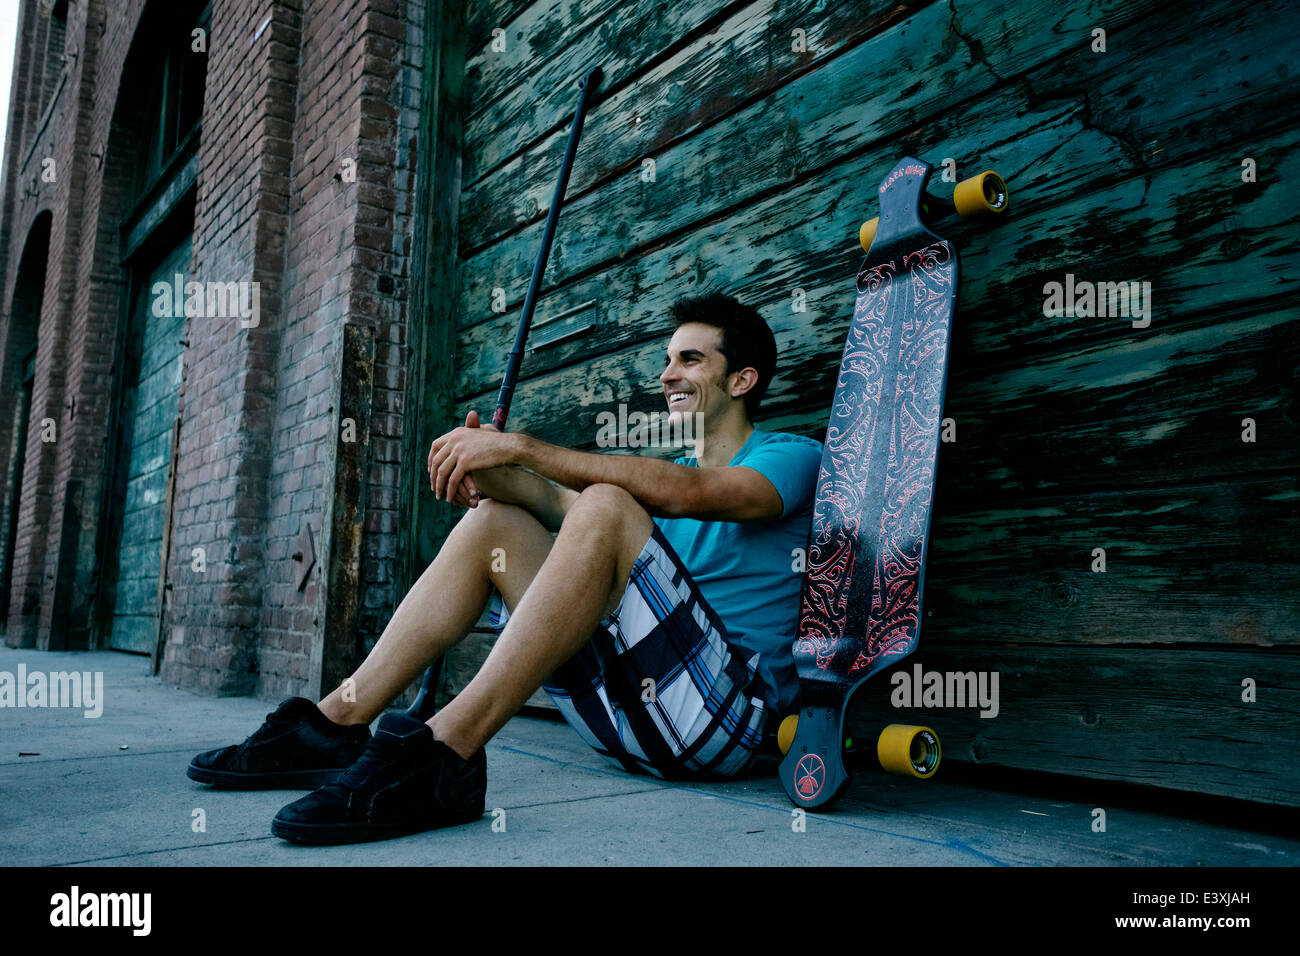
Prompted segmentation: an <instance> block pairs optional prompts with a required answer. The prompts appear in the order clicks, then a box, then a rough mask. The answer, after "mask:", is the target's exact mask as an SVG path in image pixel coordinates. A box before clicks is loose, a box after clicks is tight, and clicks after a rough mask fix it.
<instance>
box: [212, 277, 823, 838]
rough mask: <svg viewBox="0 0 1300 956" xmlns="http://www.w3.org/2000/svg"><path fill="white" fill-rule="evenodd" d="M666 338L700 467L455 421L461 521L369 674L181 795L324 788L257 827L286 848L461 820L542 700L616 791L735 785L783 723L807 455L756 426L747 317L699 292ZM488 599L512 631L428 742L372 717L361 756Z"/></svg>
mask: <svg viewBox="0 0 1300 956" xmlns="http://www.w3.org/2000/svg"><path fill="white" fill-rule="evenodd" d="M672 318H673V320H674V322H675V323H676V326H677V328H676V331H675V332H674V334H673V336H672V338H671V340H670V341H669V343H668V348H667V355H666V359H665V367H664V371H663V374H662V375H660V377H659V380H660V383H661V386H662V389H663V394H664V397H665V399H666V401H667V403H668V409H669V413H670V415H669V418H670V419H676V420H680V419H681V418H682V416H686V415H693V416H696V417H695V419H694V421H696V422H698V423H700V425H701V426H702V444H701V445H700V446H697V447H698V448H699V451H698V458H696V457H683V458H678V459H677V460H676V461H675V462H668V461H665V460H663V459H659V458H650V457H642V456H634V455H614V454H592V453H587V452H580V451H574V450H572V449H568V448H563V447H560V446H557V445H552V444H548V443H546V442H542V441H539V440H537V439H534V438H531V437H529V436H527V435H524V434H521V433H502V432H498V431H496V430H495V429H493V428H491V427H490V426H487V425H484V426H480V425H479V422H478V418H477V416H476V415H475V414H474V413H473V412H471V413H470V415H469V417H468V418H467V420H466V422H465V426H464V427H461V428H457V429H455V430H453V431H450V432H448V433H447V434H445V435H442V436H441V437H440V438H438V439H437V440H436V441H434V443H433V446H432V448H431V449H430V451H429V473H430V484H431V485H432V487H433V490H434V492H435V494H436V495H437V496H438V497H440V498H444V497H445V498H446V499H447V500H448V501H453V502H456V503H458V504H461V505H463V506H466V507H467V508H468V509H469V510H468V511H467V513H466V514H465V516H464V517H463V518H462V519H461V520H460V522H459V523H457V525H456V526H455V528H454V529H453V530H452V531H451V533H450V534H449V535H448V536H447V539H446V541H445V542H444V543H443V546H442V548H441V549H440V551H439V552H438V555H437V557H436V558H435V559H434V560H433V562H432V563H431V564H430V565H429V567H428V569H426V570H425V572H424V574H423V575H422V576H421V577H420V579H419V580H418V581H417V582H416V583H415V585H414V586H413V587H412V588H411V590H410V592H409V593H408V594H407V595H406V597H405V598H404V599H403V601H402V602H401V604H400V605H399V606H398V608H397V610H396V611H395V612H394V614H393V617H392V620H391V621H390V622H389V624H388V627H387V628H386V629H385V630H384V633H383V635H382V636H381V638H380V640H379V641H378V642H377V643H376V644H375V647H374V649H373V650H372V651H371V652H370V654H369V656H367V658H366V659H365V661H364V662H363V663H362V664H361V666H360V667H359V668H358V669H357V670H356V672H355V673H354V674H353V675H352V677H351V678H350V679H349V680H348V681H345V682H344V684H343V685H341V686H340V687H339V688H338V689H336V690H334V691H333V692H331V693H330V694H329V695H328V696H326V697H325V698H324V699H323V700H321V702H320V704H319V705H317V704H314V703H312V702H311V701H309V700H306V699H304V698H301V697H298V698H291V699H290V700H287V701H285V702H284V703H282V704H281V705H280V707H279V708H278V709H277V710H276V711H275V712H274V713H272V714H270V715H268V717H267V721H266V723H265V724H263V726H262V727H261V728H260V729H259V730H258V731H257V732H255V733H254V734H253V735H252V736H251V737H249V738H248V739H247V740H245V741H244V742H243V743H242V744H239V745H237V746H232V747H226V748H223V749H220V750H214V751H210V752H208V753H204V754H200V755H199V756H197V757H195V758H194V760H193V762H192V763H191V764H190V767H189V771H188V772H189V776H190V777H191V778H192V779H194V780H198V781H200V782H203V783H210V784H214V785H217V786H222V787H232V788H246V789H255V788H280V787H284V788H294V787H299V788H313V787H319V789H317V790H316V791H315V792H314V793H311V794H309V795H307V796H305V797H303V798H302V799H300V800H297V801H295V802H294V803H291V804H289V805H288V806H286V807H284V808H283V809H281V810H280V812H279V813H278V814H277V815H276V817H275V819H274V821H273V822H272V825H271V832H272V833H274V834H276V835H278V836H281V837H284V838H286V839H289V840H294V841H297V842H302V843H348V842H354V841H360V840H374V839H385V838H388V837H394V836H400V835H402V834H406V833H415V832H419V831H422V830H428V829H433V828H435V827H442V826H449V825H453V824H457V823H464V822H468V821H471V820H476V819H478V818H479V817H480V816H481V815H482V813H483V809H484V794H485V790H486V781H487V773H486V760H485V756H484V745H485V744H486V743H487V742H488V741H489V740H490V739H491V738H492V737H493V735H494V734H496V732H497V731H498V730H500V729H501V728H502V727H503V726H504V725H505V723H506V721H507V720H509V719H510V717H511V716H512V715H514V714H515V713H516V712H517V711H518V710H519V709H520V708H521V707H522V706H523V705H524V703H525V701H527V700H528V698H529V697H530V696H531V695H532V694H533V693H535V692H536V690H537V689H538V687H539V686H541V687H543V689H544V690H545V691H546V692H547V694H549V695H550V697H551V699H552V700H553V701H554V702H555V704H556V706H557V707H558V708H559V710H560V713H561V714H562V715H563V716H564V719H565V720H566V721H567V722H568V723H569V724H570V725H571V726H572V727H573V728H574V729H575V730H576V731H577V732H578V734H579V735H580V736H581V737H582V739H583V740H585V741H586V742H587V743H588V744H589V745H591V746H592V747H593V748H595V749H596V750H597V751H598V752H600V753H601V754H604V755H606V756H608V757H611V758H613V759H615V760H618V761H619V762H620V763H621V764H622V765H623V766H624V767H626V768H627V769H629V770H633V771H641V772H648V773H651V774H655V775H657V776H660V777H665V778H675V779H682V778H690V779H697V780H698V779H713V780H717V779H726V778H729V777H733V776H735V775H737V774H739V773H741V772H743V771H744V770H746V769H747V768H748V767H749V766H750V764H751V763H752V762H753V759H754V757H755V755H756V752H757V749H758V747H759V745H760V743H761V741H762V737H763V733H764V730H765V727H766V726H767V725H768V721H769V720H774V719H778V717H777V715H781V714H786V713H791V712H792V711H793V710H794V708H795V705H796V697H797V693H798V681H797V678H796V675H795V669H794V660H793V656H792V653H791V648H792V643H793V637H794V628H795V624H796V619H797V617H798V607H799V588H800V583H801V580H802V575H801V574H800V573H799V572H798V571H796V570H795V568H796V567H797V565H796V563H795V554H796V552H797V550H798V549H801V548H804V547H806V546H807V541H808V527H809V521H810V517H811V504H812V498H813V490H814V486H815V484H816V480H817V473H818V469H819V467H820V463H821V445H820V444H819V443H818V442H816V441H813V440H812V439H809V438H803V437H800V436H797V435H790V434H786V433H782V432H764V431H760V430H759V429H757V428H755V427H754V425H753V422H752V419H753V416H754V414H755V412H756V411H757V409H758V405H759V402H760V401H761V399H762V397H763V394H764V393H765V392H766V390H767V387H768V384H769V383H770V382H771V379H772V375H773V373H774V371H775V368H776V342H775V339H774V337H773V335H772V332H771V330H770V329H769V328H768V326H767V323H766V322H764V321H763V318H762V316H760V315H759V314H758V312H757V311H756V310H754V309H752V308H749V307H746V306H743V305H741V304H740V303H739V302H738V301H736V300H735V299H733V298H730V297H727V296H724V295H721V294H718V293H713V294H711V295H706V296H701V297H698V298H694V299H683V300H681V301H679V302H678V303H676V304H675V305H674V306H673V309H672ZM696 434H697V435H700V434H701V432H700V431H699V430H697V432H696ZM552 532H558V534H556V535H554V536H553V535H552ZM495 549H504V552H505V555H506V560H505V561H504V562H499V561H496V560H494V550H495ZM497 553H499V552H497ZM489 600H492V602H493V616H494V618H495V619H496V620H497V621H498V622H501V621H504V629H503V630H502V631H501V633H500V636H499V637H498V638H497V641H496V643H495V645H494V646H493V648H492V651H491V653H490V654H489V655H488V657H487V659H486V660H485V661H484V662H483V666H482V667H481V668H480V669H479V671H478V673H477V674H476V675H475V677H474V678H473V679H472V680H471V681H470V682H469V683H468V684H467V685H466V687H465V688H464V689H463V690H462V691H461V692H460V693H459V694H458V695H457V696H456V697H455V699H453V700H452V701H451V702H450V703H448V704H447V705H446V706H445V707H443V708H442V709H441V710H440V711H438V713H436V714H435V715H434V716H433V717H432V718H431V719H430V720H429V721H428V722H427V723H421V722H420V721H418V720H416V719H414V718H412V717H410V716H408V715H406V714H400V713H394V714H388V715H385V716H384V717H383V719H382V720H380V722H379V727H378V730H377V732H376V733H375V735H374V736H373V737H372V736H371V735H370V732H369V730H368V725H369V723H370V722H371V721H372V720H374V719H375V718H376V717H378V716H379V715H380V714H381V713H382V712H383V710H384V708H385V707H387V706H388V705H389V704H390V703H391V702H392V701H393V700H394V698H396V697H397V695H398V694H400V693H401V692H402V690H403V689H404V688H406V687H408V686H409V685H410V684H411V683H412V682H413V681H414V680H415V679H416V678H417V677H418V676H419V675H420V673H421V672H422V671H423V670H424V668H425V667H426V666H428V664H429V662H430V661H432V660H434V659H436V658H437V657H439V656H440V655H442V654H444V653H446V652H447V651H448V650H450V649H451V647H452V646H453V645H455V644H456V643H457V642H458V641H460V640H461V639H463V638H464V637H465V636H466V635H467V634H468V633H469V631H470V630H471V629H472V628H473V627H474V625H475V623H476V622H477V621H478V620H479V617H480V616H481V614H482V612H483V609H484V607H485V606H487V603H488V601H489ZM502 605H504V607H502ZM507 618H508V619H507ZM345 689H346V690H347V691H348V692H347V693H345Z"/></svg>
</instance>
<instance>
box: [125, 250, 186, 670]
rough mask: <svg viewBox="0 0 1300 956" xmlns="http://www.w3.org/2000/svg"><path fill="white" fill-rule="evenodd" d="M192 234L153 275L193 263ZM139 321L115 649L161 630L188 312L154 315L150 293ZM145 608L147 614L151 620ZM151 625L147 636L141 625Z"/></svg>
mask: <svg viewBox="0 0 1300 956" xmlns="http://www.w3.org/2000/svg"><path fill="white" fill-rule="evenodd" d="M190 253H191V248H190V243H189V241H188V240H186V241H185V242H183V243H181V244H180V245H179V246H177V247H176V248H175V249H173V250H172V251H171V252H170V253H168V255H167V256H166V258H165V259H164V261H163V262H161V263H160V264H159V265H158V266H157V267H156V268H155V269H154V270H153V272H152V273H151V275H150V276H149V281H148V282H147V284H146V286H145V287H146V289H152V287H153V285H154V283H156V282H159V281H171V280H172V277H173V276H174V275H175V274H176V273H181V274H182V276H183V275H184V273H185V272H187V271H188V268H189V260H190ZM137 309H138V310H139V312H140V315H139V322H138V324H137V326H136V328H137V330H138V334H139V335H140V340H141V341H140V346H139V347H140V349H141V354H140V361H139V369H138V371H137V373H136V377H135V381H134V382H132V383H129V385H130V391H131V394H132V401H131V402H130V405H129V407H127V408H124V410H123V411H124V417H125V419H126V421H125V422H124V424H123V426H122V427H124V428H126V429H127V430H128V434H129V436H130V443H129V446H128V448H127V451H126V454H125V462H124V463H123V467H124V468H125V469H126V474H127V483H126V489H125V496H124V500H123V503H122V511H121V528H120V533H119V535H118V554H117V560H116V568H117V571H116V574H117V577H116V581H115V582H114V583H113V588H114V595H115V596H114V611H113V624H112V634H111V637H110V646H111V647H113V648H114V649H118V650H143V651H148V652H152V651H153V648H154V643H155V641H156V637H157V612H158V575H159V573H160V569H161V562H162V535H163V526H164V524H165V523H166V515H164V514H163V506H164V498H165V496H166V491H167V476H168V472H169V469H170V460H171V440H172V428H173V425H174V422H175V420H176V414H177V410H178V407H179V399H180V396H179V377H180V368H181V349H182V345H181V338H182V336H183V329H184V322H185V319H184V316H183V315H180V316H176V315H155V314H154V311H153V308H152V298H151V296H149V295H142V296H141V298H140V302H139V303H138V304H137ZM140 615H144V616H145V617H146V618H150V619H151V621H152V623H151V624H150V625H149V626H148V627H144V626H143V625H141V624H140V620H141V618H140ZM144 630H147V631H148V638H147V640H146V641H145V643H143V644H141V643H140V642H141V641H142V640H144V638H142V637H141V632H142V631H144Z"/></svg>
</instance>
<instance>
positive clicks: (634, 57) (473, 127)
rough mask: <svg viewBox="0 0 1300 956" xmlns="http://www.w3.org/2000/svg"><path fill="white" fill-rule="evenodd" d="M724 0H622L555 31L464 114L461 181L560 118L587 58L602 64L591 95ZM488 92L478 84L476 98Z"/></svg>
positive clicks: (569, 109) (625, 75)
mask: <svg viewBox="0 0 1300 956" xmlns="http://www.w3.org/2000/svg"><path fill="white" fill-rule="evenodd" d="M731 2H733V0H699V2H695V3H690V4H668V5H666V6H657V5H654V4H647V3H627V4H623V5H621V6H618V7H616V8H615V9H613V10H612V11H610V12H609V13H608V14H607V15H606V16H604V18H603V19H602V20H601V21H600V23H599V25H598V27H596V28H594V29H587V30H586V31H585V32H582V33H578V34H576V35H569V36H565V37H563V38H562V41H561V43H562V45H559V46H557V48H556V53H555V55H554V56H552V57H550V58H549V59H547V60H546V61H545V62H544V63H542V64H541V66H540V68H538V69H535V70H533V71H532V72H530V73H528V74H526V75H521V76H518V77H513V78H512V80H513V82H512V85H510V86H509V88H507V89H505V90H503V91H501V92H500V93H499V95H497V96H496V97H495V98H494V99H492V106H491V108H490V109H489V110H487V111H485V112H484V113H481V114H479V115H478V116H470V117H466V120H465V164H464V172H463V176H464V181H465V182H466V183H473V182H475V181H476V180H478V179H479V178H480V177H482V176H483V175H485V174H487V173H488V172H490V171H491V170H492V169H494V168H495V167H496V166H498V165H499V164H500V163H502V162H503V161H504V160H506V159H507V158H509V157H510V156H512V155H514V154H515V153H516V152H518V151H519V149H520V148H521V147H523V146H525V145H527V144H529V143H531V142H533V141H534V140H536V139H537V138H538V137H540V136H541V135H542V134H543V133H545V132H547V131H549V130H552V129H558V128H559V127H561V126H567V124H568V122H569V119H570V118H571V117H572V115H573V108H574V106H575V104H576V103H577V83H578V80H579V79H581V78H582V77H583V76H585V75H586V73H587V71H588V70H590V69H591V68H592V67H593V66H597V65H599V66H600V67H601V69H602V70H603V72H604V79H603V80H602V81H601V86H600V90H599V91H598V92H597V102H599V100H600V99H601V98H603V97H604V96H605V95H608V91H609V90H612V89H614V88H616V87H617V86H619V85H620V84H622V83H624V82H626V81H627V80H629V79H630V78H631V77H632V76H634V75H636V74H637V73H639V72H640V71H642V70H643V69H645V68H646V65H647V62H649V61H653V59H654V58H655V57H657V56H660V55H661V54H662V52H663V51H664V50H666V49H668V48H670V47H672V46H674V45H676V44H677V43H678V42H680V40H681V38H682V37H686V36H690V35H691V34H693V33H695V32H697V31H698V30H699V29H700V25H701V23H703V22H705V21H706V20H709V19H711V18H712V17H713V16H714V14H716V13H717V12H718V11H720V10H722V9H724V8H725V7H726V6H727V5H728V4H729V3H731ZM492 92H495V91H487V90H483V91H482V92H481V93H480V98H485V97H487V96H491V94H492ZM473 102H474V101H471V103H473ZM594 112H595V111H593V116H594ZM563 135H567V134H563ZM553 178H554V174H552V179H553ZM575 185H576V184H575ZM463 218H464V217H462V219H463Z"/></svg>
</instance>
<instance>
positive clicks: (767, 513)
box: [518, 435, 782, 521]
mask: <svg viewBox="0 0 1300 956" xmlns="http://www.w3.org/2000/svg"><path fill="white" fill-rule="evenodd" d="M519 437H520V438H521V439H522V440H523V441H522V442H521V450H520V452H519V459H518V460H519V463H520V464H521V465H523V466H524V467H525V468H529V469H531V470H532V471H535V472H537V473H538V474H539V475H544V476H545V477H547V478H549V479H551V480H552V481H555V482H558V483H559V484H561V485H564V486H566V487H568V488H574V489H577V490H581V489H583V488H586V487H587V486H588V485H594V484H599V483H604V484H610V485H618V486H619V487H620V488H622V489H623V490H624V491H627V492H628V493H629V494H630V495H632V497H633V498H635V499H636V500H637V501H639V502H640V503H641V506H642V507H643V508H645V509H646V511H648V512H649V513H650V514H652V515H657V516H660V517H665V518H698V519H699V520H701V521H759V520H764V519H768V518H779V517H780V516H781V510H782V504H781V496H780V495H779V494H777V491H776V489H775V488H774V487H773V486H772V483H771V482H770V481H768V480H767V479H766V478H764V477H763V476H762V475H761V474H759V473H758V472H757V471H755V470H754V469H752V468H745V467H743V466H740V467H734V468H733V467H727V466H724V467H718V468H691V467H689V466H687V465H678V464H676V463H675V462H671V461H664V460H663V459H662V458H645V457H641V456H639V455H597V454H592V453H590V452H583V451H574V450H573V449H572V448H564V447H561V446H559V445H552V444H549V443H548V442H544V441H539V440H538V439H536V438H532V437H530V436H528V435H521V436H519Z"/></svg>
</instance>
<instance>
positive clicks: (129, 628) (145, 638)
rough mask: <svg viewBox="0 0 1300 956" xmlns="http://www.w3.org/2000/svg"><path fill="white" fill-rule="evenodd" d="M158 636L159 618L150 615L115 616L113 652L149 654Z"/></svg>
mask: <svg viewBox="0 0 1300 956" xmlns="http://www.w3.org/2000/svg"><path fill="white" fill-rule="evenodd" d="M157 636H158V618H157V617H156V616H155V615H153V614H148V615H134V614H132V615H127V614H124V615H121V616H118V615H114V617H113V650H115V651H127V652H129V653H132V654H148V653H150V652H151V651H152V650H153V645H154V641H155V640H156V639H157Z"/></svg>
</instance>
